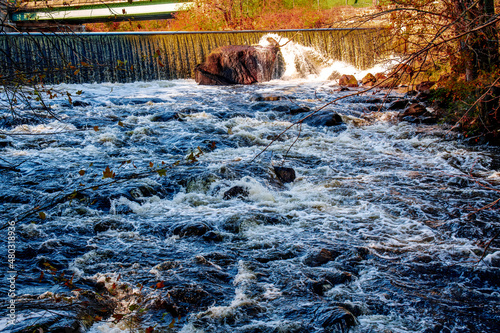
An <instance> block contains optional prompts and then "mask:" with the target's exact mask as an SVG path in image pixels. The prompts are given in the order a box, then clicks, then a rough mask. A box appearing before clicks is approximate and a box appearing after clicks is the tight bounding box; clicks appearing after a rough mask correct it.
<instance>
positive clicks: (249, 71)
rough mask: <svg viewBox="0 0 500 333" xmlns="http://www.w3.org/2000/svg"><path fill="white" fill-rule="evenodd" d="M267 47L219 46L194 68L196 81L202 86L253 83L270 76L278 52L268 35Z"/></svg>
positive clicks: (267, 78) (271, 76)
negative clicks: (268, 43)
mask: <svg viewBox="0 0 500 333" xmlns="http://www.w3.org/2000/svg"><path fill="white" fill-rule="evenodd" d="M268 41H269V42H270V45H269V46H260V45H255V46H254V45H252V46H246V45H229V46H222V47H219V48H217V49H215V50H213V51H212V52H210V54H209V55H208V56H207V58H206V60H205V62H204V63H202V64H199V65H197V66H196V67H195V69H194V74H195V80H196V82H197V83H198V84H203V85H230V84H252V83H256V82H264V81H269V80H271V79H272V78H273V72H274V69H275V63H276V60H277V55H278V51H279V45H278V43H277V42H276V41H275V40H274V39H272V38H269V39H268Z"/></svg>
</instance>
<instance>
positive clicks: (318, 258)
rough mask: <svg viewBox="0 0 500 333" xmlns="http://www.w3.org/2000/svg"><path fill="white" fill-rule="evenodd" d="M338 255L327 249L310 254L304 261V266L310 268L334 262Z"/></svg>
mask: <svg viewBox="0 0 500 333" xmlns="http://www.w3.org/2000/svg"><path fill="white" fill-rule="evenodd" d="M339 255H340V253H339V252H337V251H334V250H328V249H321V250H319V251H318V252H317V253H312V254H310V255H309V256H307V257H306V258H305V259H304V264H305V265H307V266H311V267H316V266H321V265H324V264H326V263H327V262H329V261H332V260H335V258H337V257H338V256H339Z"/></svg>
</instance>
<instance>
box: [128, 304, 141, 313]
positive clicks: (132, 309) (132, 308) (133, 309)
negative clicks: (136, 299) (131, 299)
mask: <svg viewBox="0 0 500 333" xmlns="http://www.w3.org/2000/svg"><path fill="white" fill-rule="evenodd" d="M138 308H139V305H137V304H132V305H131V306H129V307H128V309H129V310H130V311H135V310H137V309H138Z"/></svg>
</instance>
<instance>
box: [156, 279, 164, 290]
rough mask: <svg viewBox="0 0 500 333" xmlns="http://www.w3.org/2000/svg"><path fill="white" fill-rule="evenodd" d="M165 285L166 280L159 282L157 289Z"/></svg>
mask: <svg viewBox="0 0 500 333" xmlns="http://www.w3.org/2000/svg"><path fill="white" fill-rule="evenodd" d="M163 287H165V283H164V281H161V282H158V283H157V284H156V289H161V288H163Z"/></svg>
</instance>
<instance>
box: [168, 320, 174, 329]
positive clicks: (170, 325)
mask: <svg viewBox="0 0 500 333" xmlns="http://www.w3.org/2000/svg"><path fill="white" fill-rule="evenodd" d="M174 325H175V318H172V321H171V322H170V324H168V327H170V328H174Z"/></svg>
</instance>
